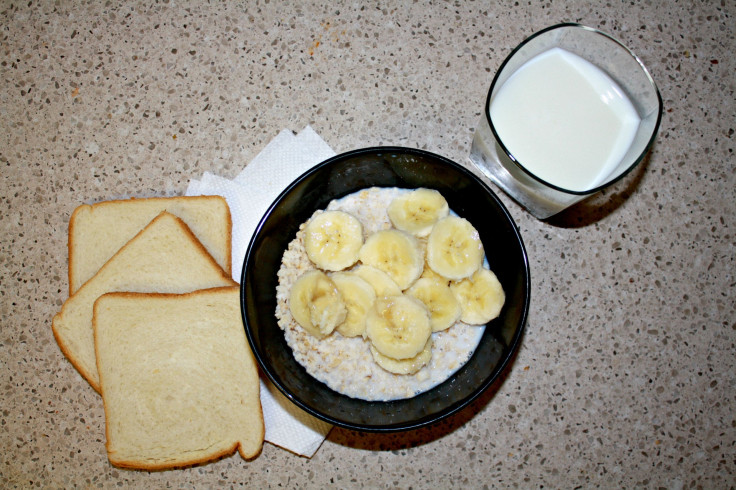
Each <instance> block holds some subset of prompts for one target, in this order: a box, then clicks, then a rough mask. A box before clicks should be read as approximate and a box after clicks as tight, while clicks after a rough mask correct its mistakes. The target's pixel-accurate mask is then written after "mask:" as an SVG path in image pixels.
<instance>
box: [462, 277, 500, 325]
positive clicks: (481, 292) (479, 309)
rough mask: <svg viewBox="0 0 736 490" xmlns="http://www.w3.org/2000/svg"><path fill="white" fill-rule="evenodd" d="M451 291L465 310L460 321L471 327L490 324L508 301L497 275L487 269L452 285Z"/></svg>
mask: <svg viewBox="0 0 736 490" xmlns="http://www.w3.org/2000/svg"><path fill="white" fill-rule="evenodd" d="M450 290H451V291H452V293H453V294H454V295H455V297H456V298H457V300H458V302H459V303H460V307H461V308H462V310H463V312H462V315H460V320H461V321H463V322H465V323H468V324H470V325H483V324H486V323H488V322H490V321H491V320H493V319H494V318H496V317H497V316H498V315H499V314H500V313H501V308H502V307H503V304H504V302H505V301H506V295H505V294H504V292H503V287H502V286H501V283H500V282H499V281H498V278H497V277H496V274H494V273H493V272H491V271H490V270H488V269H486V268H482V269H480V270H478V271H477V272H476V273H475V274H473V275H472V276H470V277H469V278H467V279H463V280H462V281H459V282H452V283H450Z"/></svg>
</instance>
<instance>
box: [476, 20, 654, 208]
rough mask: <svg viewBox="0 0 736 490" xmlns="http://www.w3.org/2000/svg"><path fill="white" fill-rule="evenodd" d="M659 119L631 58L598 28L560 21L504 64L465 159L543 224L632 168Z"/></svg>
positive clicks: (648, 86)
mask: <svg viewBox="0 0 736 490" xmlns="http://www.w3.org/2000/svg"><path fill="white" fill-rule="evenodd" d="M661 118H662V98H661V96H660V94H659V90H658V89H657V86H656V85H655V83H654V80H653V79H652V77H651V76H650V74H649V72H648V71H647V69H646V67H645V66H644V65H643V64H642V62H641V61H640V60H639V59H638V58H637V57H636V56H635V55H634V54H633V53H632V52H631V51H629V50H628V49H627V48H626V47H625V46H623V45H622V44H621V43H620V42H618V41H617V40H615V39H613V38H612V37H611V36H609V35H607V34H605V33H603V32H601V31H598V30H596V29H592V28H590V27H585V26H582V25H579V24H559V25H555V26H552V27H549V28H547V29H544V30H542V31H540V32H537V33H536V34H534V35H532V36H531V37H529V38H528V39H526V40H525V41H524V42H522V43H521V44H520V45H519V46H518V47H517V48H516V49H515V50H514V51H512V52H511V54H510V55H509V56H508V58H506V60H505V61H504V62H503V64H502V65H501V68H500V69H499V71H498V72H497V73H496V76H495V77H494V79H493V83H492V84H491V88H490V90H489V92H488V97H487V99H486V105H485V111H484V114H483V116H481V120H480V123H479V125H478V128H477V129H476V131H475V135H474V137H473V145H472V149H471V153H470V159H471V161H472V162H473V163H474V164H475V165H476V166H477V167H478V168H479V169H480V170H481V171H482V172H483V173H484V174H485V175H487V176H488V178H490V179H491V180H492V181H493V182H494V183H495V184H497V185H498V186H499V187H501V189H503V190H504V192H506V193H507V194H508V195H509V196H510V197H511V198H513V199H514V200H515V201H517V202H518V203H519V204H521V205H522V206H523V207H525V208H526V209H527V210H528V211H529V212H530V213H532V214H533V215H534V216H536V217H537V218H540V219H545V218H548V217H550V216H552V215H554V214H556V213H558V212H560V211H562V210H563V209H565V208H567V207H569V206H571V205H572V204H574V203H576V202H578V201H581V200H583V199H585V198H586V197H588V196H590V195H591V194H594V193H596V192H598V191H600V190H601V189H603V188H604V187H607V186H609V185H611V184H612V183H614V182H616V181H617V180H619V179H620V178H622V177H623V176H624V175H625V174H626V173H628V172H630V171H631V170H632V169H633V168H634V167H636V165H637V164H638V163H639V162H640V161H641V160H642V159H643V158H644V156H645V155H646V153H647V151H648V150H649V148H650V147H651V145H652V143H653V141H654V138H655V136H656V134H657V130H658V128H659V123H660V120H661Z"/></svg>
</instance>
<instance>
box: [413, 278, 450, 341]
mask: <svg viewBox="0 0 736 490" xmlns="http://www.w3.org/2000/svg"><path fill="white" fill-rule="evenodd" d="M406 294H408V295H409V296H412V297H414V298H416V299H418V300H419V301H421V302H422V303H424V306H426V307H427V310H429V323H430V325H432V331H433V332H439V331H441V330H446V329H448V328H450V327H451V326H452V325H454V324H455V322H456V321H458V319H459V318H460V314H461V313H462V309H461V308H460V303H459V302H458V300H457V298H455V295H454V294H453V293H452V291H451V290H450V287H449V286H448V285H447V283H442V282H439V281H437V280H434V279H429V278H426V277H425V278H421V277H420V278H419V279H417V281H416V282H415V283H414V284H412V286H411V287H410V288H409V289H407V290H406Z"/></svg>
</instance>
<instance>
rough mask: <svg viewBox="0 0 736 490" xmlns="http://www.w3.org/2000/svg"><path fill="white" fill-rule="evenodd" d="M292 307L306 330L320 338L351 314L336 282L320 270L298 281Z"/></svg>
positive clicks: (294, 286)
mask: <svg viewBox="0 0 736 490" xmlns="http://www.w3.org/2000/svg"><path fill="white" fill-rule="evenodd" d="M289 310H290V311H291V315H292V316H293V317H294V320H296V322H297V323H298V324H299V325H301V327H302V328H303V329H304V330H306V331H307V332H308V333H310V334H312V335H314V336H315V337H317V338H319V339H322V338H324V337H326V336H328V335H329V334H331V333H332V331H333V330H335V328H336V327H337V326H338V325H340V324H341V323H342V322H344V321H345V318H346V317H347V313H348V310H347V307H346V306H345V302H344V301H343V299H342V296H341V295H340V292H339V291H338V289H337V286H336V285H335V283H334V282H333V281H332V279H330V278H329V277H327V274H325V273H324V272H322V271H319V270H311V271H307V272H305V273H304V274H302V275H301V276H300V277H299V279H297V280H296V281H295V282H294V284H293V285H292V286H291V292H290V294H289Z"/></svg>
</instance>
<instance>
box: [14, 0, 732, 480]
mask: <svg viewBox="0 0 736 490" xmlns="http://www.w3.org/2000/svg"><path fill="white" fill-rule="evenodd" d="M325 3H329V2H325ZM735 15H736V4H734V2H733V1H730V0H728V1H723V0H721V1H714V2H705V1H703V2H687V1H671V2H658V1H647V2H621V1H613V2H607V3H598V2H582V1H580V2H578V1H576V2H560V1H549V2H539V1H534V2H526V1H524V2H507V1H503V2H467V3H466V2H439V1H438V2H403V3H402V2H382V3H376V4H366V5H360V4H358V3H354V2H351V3H338V4H335V5H329V6H327V5H323V2H314V3H312V2H296V3H295V4H294V5H290V6H287V5H286V4H284V3H281V2H274V1H271V2H269V1H265V2H253V3H248V4H246V5H240V4H238V3H236V2H230V3H227V4H220V3H216V2H212V3H211V4H210V3H209V2H206V3H205V2H193V3H187V2H181V3H179V2H172V1H166V0H165V1H161V2H145V3H143V2H140V3H139V2H121V3H118V2H84V3H82V2H45V1H40V2H17V3H10V2H2V5H0V26H1V29H0V50H1V52H2V56H1V57H0V80H1V82H0V83H2V90H0V116H1V117H0V199H1V200H2V209H1V210H0V233H1V236H2V238H0V240H1V241H0V244H1V245H0V281H1V284H2V286H1V287H0V318H1V319H2V320H0V321H1V322H2V328H1V329H0V400H1V401H0V447H1V448H2V449H1V450H0V486H2V487H4V488H15V487H18V488H30V487H63V488H72V487H84V488H88V487H106V488H108V487H110V488H111V487H120V486H122V487H144V488H155V487H164V486H171V487H213V486H216V485H217V486H220V485H222V486H232V487H242V486H250V487H256V488H275V487H287V488H297V487H299V488H304V487H310V488H325V487H343V488H344V487H370V488H429V487H463V488H466V487H469V488H482V487H521V488H531V487H542V486H544V487H561V488H573V487H578V486H581V487H592V486H603V487H609V486H610V487H651V488H655V487H656V488H661V487H663V488H718V487H729V486H731V487H732V486H734V485H735V484H736V463H735V460H736V418H735V416H734V413H736V410H735V409H734V397H735V393H736V390H735V388H736V368H735V367H734V364H735V363H734V353H735V352H736V351H735V349H734V342H735V341H736V306H735V303H736V291H735V289H736V277H735V275H734V273H735V272H736V263H735V262H734V260H735V255H736V249H735V248H734V242H735V241H736V213H735V211H736V165H735V162H736V160H735V159H734V154H733V151H734V127H736V126H735V123H736V107H735V105H736V104H735V103H734V99H735V96H734V84H735V82H736V78H735V77H734V73H736V67H735V63H734V52H736V43H735V42H734V30H735V28H736V21H735V20H734V16H735ZM559 22H580V23H582V24H585V25H589V26H592V27H597V28H600V29H602V30H604V31H606V32H608V33H610V34H612V35H613V36H614V37H616V38H618V39H619V40H621V41H622V42H623V43H624V44H626V45H627V46H628V47H630V48H631V49H632V50H633V51H634V52H635V53H636V54H637V55H638V56H639V57H640V58H641V59H642V60H643V62H644V63H645V64H646V65H647V66H648V68H649V70H650V71H651V73H652V75H653V77H654V79H655V81H656V82H657V84H658V86H659V90H660V92H661V95H662V99H663V101H664V116H663V119H662V124H661V128H660V131H659V135H658V137H657V140H656V143H655V144H654V147H653V148H652V150H651V152H650V155H649V156H648V158H647V159H646V160H645V161H644V162H643V164H642V165H641V166H640V167H638V168H637V169H636V170H635V171H634V172H632V173H631V174H629V176H627V178H626V179H624V180H622V181H620V182H619V183H617V184H616V185H615V186H613V187H612V188H610V189H608V190H606V191H605V192H604V193H603V194H601V195H599V196H596V197H595V198H593V199H591V200H589V201H584V202H583V203H581V204H579V205H577V206H576V207H574V208H572V209H570V210H568V211H566V212H564V213H563V214H561V215H559V216H556V217H553V218H551V219H549V220H546V221H540V220H537V219H534V218H533V217H531V215H529V214H528V213H526V212H525V211H524V210H522V209H521V208H520V207H519V206H518V205H516V203H514V202H513V201H511V200H510V199H508V198H507V196H505V195H504V194H503V193H502V192H501V191H500V190H499V189H498V188H496V187H495V186H493V185H492V184H490V183H489V185H490V186H491V188H492V189H494V191H496V192H497V194H498V195H499V197H500V199H501V200H502V201H503V202H504V203H505V205H506V206H507V207H508V209H509V211H510V213H511V215H512V216H513V218H514V219H515V220H516V222H517V224H518V227H519V229H520V231H521V234H522V236H523V238H524V241H525V245H526V247H527V250H528V253H529V262H530V270H531V309H530V312H529V318H528V322H527V325H526V333H525V336H524V338H523V341H522V345H521V347H520V350H519V351H518V355H517V357H516V359H515V360H514V363H513V365H512V366H511V367H510V368H509V369H508V370H507V371H506V372H505V373H504V376H503V378H502V380H501V381H500V382H499V383H497V384H496V385H494V386H493V387H492V389H491V390H489V391H487V392H486V393H485V394H484V395H483V396H482V397H481V398H480V399H478V400H477V401H476V402H474V403H473V404H472V405H471V406H469V407H468V408H467V409H465V410H463V411H462V412H460V413H459V414H457V415H455V416H453V417H451V418H450V419H448V420H446V421H445V422H443V423H440V424H438V425H436V426H432V427H429V428H425V429H421V430H416V431H412V432H407V433H401V434H394V435H376V434H364V433H356V432H351V431H348V430H343V429H337V428H335V429H333V430H332V431H331V432H330V434H329V436H328V438H327V440H326V441H325V442H324V444H323V445H322V447H321V448H320V449H319V450H318V451H317V453H316V454H315V455H314V457H312V458H311V459H308V458H304V457H299V456H296V455H294V454H292V453H290V452H287V451H285V450H283V449H280V448H278V447H276V446H273V445H271V444H268V443H266V444H264V447H263V451H262V452H261V454H260V455H259V456H258V457H257V458H255V459H253V460H251V461H245V460H243V459H241V458H240V457H239V456H238V455H237V454H236V455H234V456H232V457H228V458H223V459H221V460H219V461H216V462H213V463H210V464H205V465H201V466H196V467H192V468H186V469H181V470H173V471H162V472H152V473H149V472H145V471H132V470H125V469H120V468H116V467H113V466H111V465H110V463H109V462H108V459H107V455H106V451H105V432H104V425H105V420H104V412H103V407H102V403H101V399H100V397H99V396H98V395H97V393H96V392H94V391H93V390H92V388H91V387H90V386H89V385H88V384H87V383H86V381H84V380H83V379H82V377H81V376H80V375H79V374H78V373H77V372H76V371H75V369H74V368H73V367H72V365H71V364H70V363H69V362H68V361H67V360H66V358H65V357H64V355H63V354H62V353H61V351H60V350H59V348H58V346H57V345H56V342H55V340H54V337H53V335H52V331H51V319H52V317H53V316H54V314H55V313H56V312H57V311H58V310H59V309H60V308H61V305H62V303H63V302H64V301H65V300H66V299H67V295H68V282H67V226H68V222H69V217H70V215H71V213H72V211H73V210H74V209H75V208H76V207H77V206H78V205H80V204H82V203H90V202H96V201H101V200H107V199H112V198H119V197H129V196H135V197H147V196H172V195H180V194H183V193H184V191H185V190H186V187H187V184H188V182H189V181H190V179H196V178H199V177H201V175H202V174H203V173H204V172H205V171H209V172H212V173H215V174H217V175H221V176H223V177H228V178H232V177H234V176H235V175H237V174H238V173H239V172H240V170H242V168H243V167H244V166H245V165H246V164H247V162H249V161H250V160H251V159H252V158H253V157H254V156H255V155H257V154H258V152H259V151H260V150H261V149H262V148H263V147H264V146H265V145H266V144H267V143H268V142H269V141H270V140H271V139H272V138H273V137H274V136H276V135H277V134H278V132H279V131H281V130H282V129H285V128H288V129H291V130H294V131H297V130H300V129H302V128H303V127H305V126H306V125H310V126H311V127H312V128H313V129H314V130H315V131H316V132H317V133H318V134H319V135H320V136H321V137H322V138H323V139H324V140H325V141H326V142H327V143H328V144H329V145H330V146H331V147H332V148H333V149H334V150H335V151H337V152H342V151H348V150H352V149H355V148H360V147H368V146H376V145H398V146H409V147H418V148H423V149H427V150H430V151H432V152H436V153H439V154H441V155H444V156H446V157H449V158H451V159H453V160H455V161H457V162H461V163H462V164H464V165H466V166H470V163H469V161H468V153H469V151H470V143H471V139H472V134H473V131H474V128H475V126H476V125H477V124H478V121H479V118H480V116H481V110H482V107H483V103H484V101H485V97H486V92H487V90H488V87H489V85H490V83H491V80H492V78H493V75H494V73H495V72H496V70H497V69H498V67H499V65H500V64H501V63H502V61H503V59H504V58H505V56H506V55H507V54H508V53H509V52H510V51H511V50H512V49H513V48H514V46H516V45H517V44H518V43H519V42H521V41H522V40H523V39H524V38H526V37H527V36H528V35H530V34H532V33H533V32H535V31H537V30H539V29H542V28H544V27H547V26H549V25H552V24H556V23H559Z"/></svg>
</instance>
